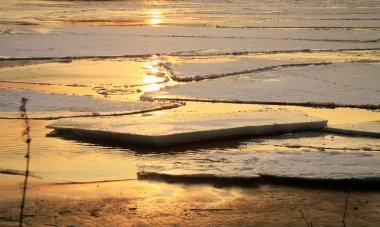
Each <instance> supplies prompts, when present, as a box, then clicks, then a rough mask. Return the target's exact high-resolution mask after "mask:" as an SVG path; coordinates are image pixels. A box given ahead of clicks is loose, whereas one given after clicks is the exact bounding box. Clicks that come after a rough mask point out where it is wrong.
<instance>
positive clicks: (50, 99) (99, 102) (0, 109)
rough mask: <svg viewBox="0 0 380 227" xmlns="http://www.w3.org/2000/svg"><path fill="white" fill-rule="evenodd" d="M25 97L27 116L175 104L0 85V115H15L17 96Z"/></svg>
mask: <svg viewBox="0 0 380 227" xmlns="http://www.w3.org/2000/svg"><path fill="white" fill-rule="evenodd" d="M22 97H25V98H27V99H28V100H29V101H28V103H27V111H28V115H29V117H30V118H41V119H43V118H45V119H49V118H61V117H78V116H102V115H121V114H128V113H135V112H144V111H148V110H159V109H163V108H169V107H173V106H178V104H164V103H150V102H121V101H111V100H107V99H101V98H93V97H88V96H73V95H61V94H48V93H43V92H37V91H27V90H11V89H0V118H3V119H4V118H7V119H8V118H10V119H12V118H19V117H20V114H19V112H18V110H19V107H20V100H21V98H22Z"/></svg>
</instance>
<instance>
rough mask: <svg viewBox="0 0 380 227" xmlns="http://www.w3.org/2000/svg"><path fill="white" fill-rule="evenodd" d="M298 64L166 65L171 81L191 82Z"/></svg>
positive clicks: (258, 61) (243, 61) (247, 61)
mask: <svg viewBox="0 0 380 227" xmlns="http://www.w3.org/2000/svg"><path fill="white" fill-rule="evenodd" d="M296 63H299V62H294V61H293V62H290V61H280V60H277V61H276V60H263V59H241V60H238V61H230V62H228V61H226V62H207V63H179V64H170V65H169V64H168V66H167V67H168V68H169V69H170V71H171V72H172V76H173V79H175V80H177V81H192V80H202V79H212V78H219V77H223V76H230V75H238V74H242V73H248V72H252V71H255V70H259V69H264V68H271V67H276V66H281V65H289V64H292V65H294V64H296Z"/></svg>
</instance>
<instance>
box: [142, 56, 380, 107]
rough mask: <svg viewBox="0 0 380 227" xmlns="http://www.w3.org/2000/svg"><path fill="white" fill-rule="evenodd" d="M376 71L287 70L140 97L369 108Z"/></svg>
mask: <svg viewBox="0 0 380 227" xmlns="http://www.w3.org/2000/svg"><path fill="white" fill-rule="evenodd" d="M379 70H380V64H379V63H341V64H332V65H320V66H306V67H288V68H282V69H276V70H269V71H265V72H260V73H251V74H244V75H237V76H230V77H225V78H219V79H212V80H206V81H200V82H197V83H189V84H184V85H181V86H173V87H168V88H167V90H164V91H159V92H157V93H150V94H149V93H148V94H146V95H144V97H147V98H163V99H165V98H169V99H195V100H197V99H202V100H221V101H229V102H234V101H236V102H247V103H274V104H276V103H280V104H296V105H301V104H302V105H311V104H312V105H316V106H318V105H321V106H322V105H331V106H351V107H373V106H380V94H379V92H380V83H378V81H379V74H378V72H379ZM221 88H223V89H221Z"/></svg>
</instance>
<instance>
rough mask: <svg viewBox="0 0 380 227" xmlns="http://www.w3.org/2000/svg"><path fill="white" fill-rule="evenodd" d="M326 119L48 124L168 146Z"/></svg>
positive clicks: (270, 116)
mask: <svg viewBox="0 0 380 227" xmlns="http://www.w3.org/2000/svg"><path fill="white" fill-rule="evenodd" d="M326 123H327V121H325V120H322V119H320V118H316V117H309V116H307V115H306V114H304V113H302V112H298V111H281V110H277V111H268V110H266V111H246V112H243V111H241V112H227V113H223V114H217V115H215V114H183V115H177V116H176V117H173V116H171V115H165V114H153V115H147V116H144V115H143V116H122V117H112V118H111V117H108V118H93V119H87V118H86V119H85V118H77V119H70V120H69V119H66V120H58V121H55V122H54V123H52V124H50V125H48V126H47V127H48V128H52V129H56V130H58V131H59V130H61V131H71V132H73V133H75V134H79V135H85V136H87V137H94V138H102V139H108V140H114V141H118V142H124V143H140V144H147V145H153V146H166V145H174V144H181V143H189V142H197V141H206V140H211V139H216V138H229V137H237V136H244V135H256V136H257V135H263V134H274V133H283V132H291V131H300V130H315V129H321V128H323V127H325V126H326Z"/></svg>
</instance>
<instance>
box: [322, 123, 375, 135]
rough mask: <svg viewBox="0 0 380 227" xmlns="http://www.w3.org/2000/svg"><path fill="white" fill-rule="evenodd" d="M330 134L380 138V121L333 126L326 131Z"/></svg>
mask: <svg viewBox="0 0 380 227" xmlns="http://www.w3.org/2000/svg"><path fill="white" fill-rule="evenodd" d="M325 130H326V131H328V132H337V133H344V134H351V135H358V136H373V137H380V121H370V122H362V123H358V124H343V125H332V126H329V127H327V128H326V129H325Z"/></svg>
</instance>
